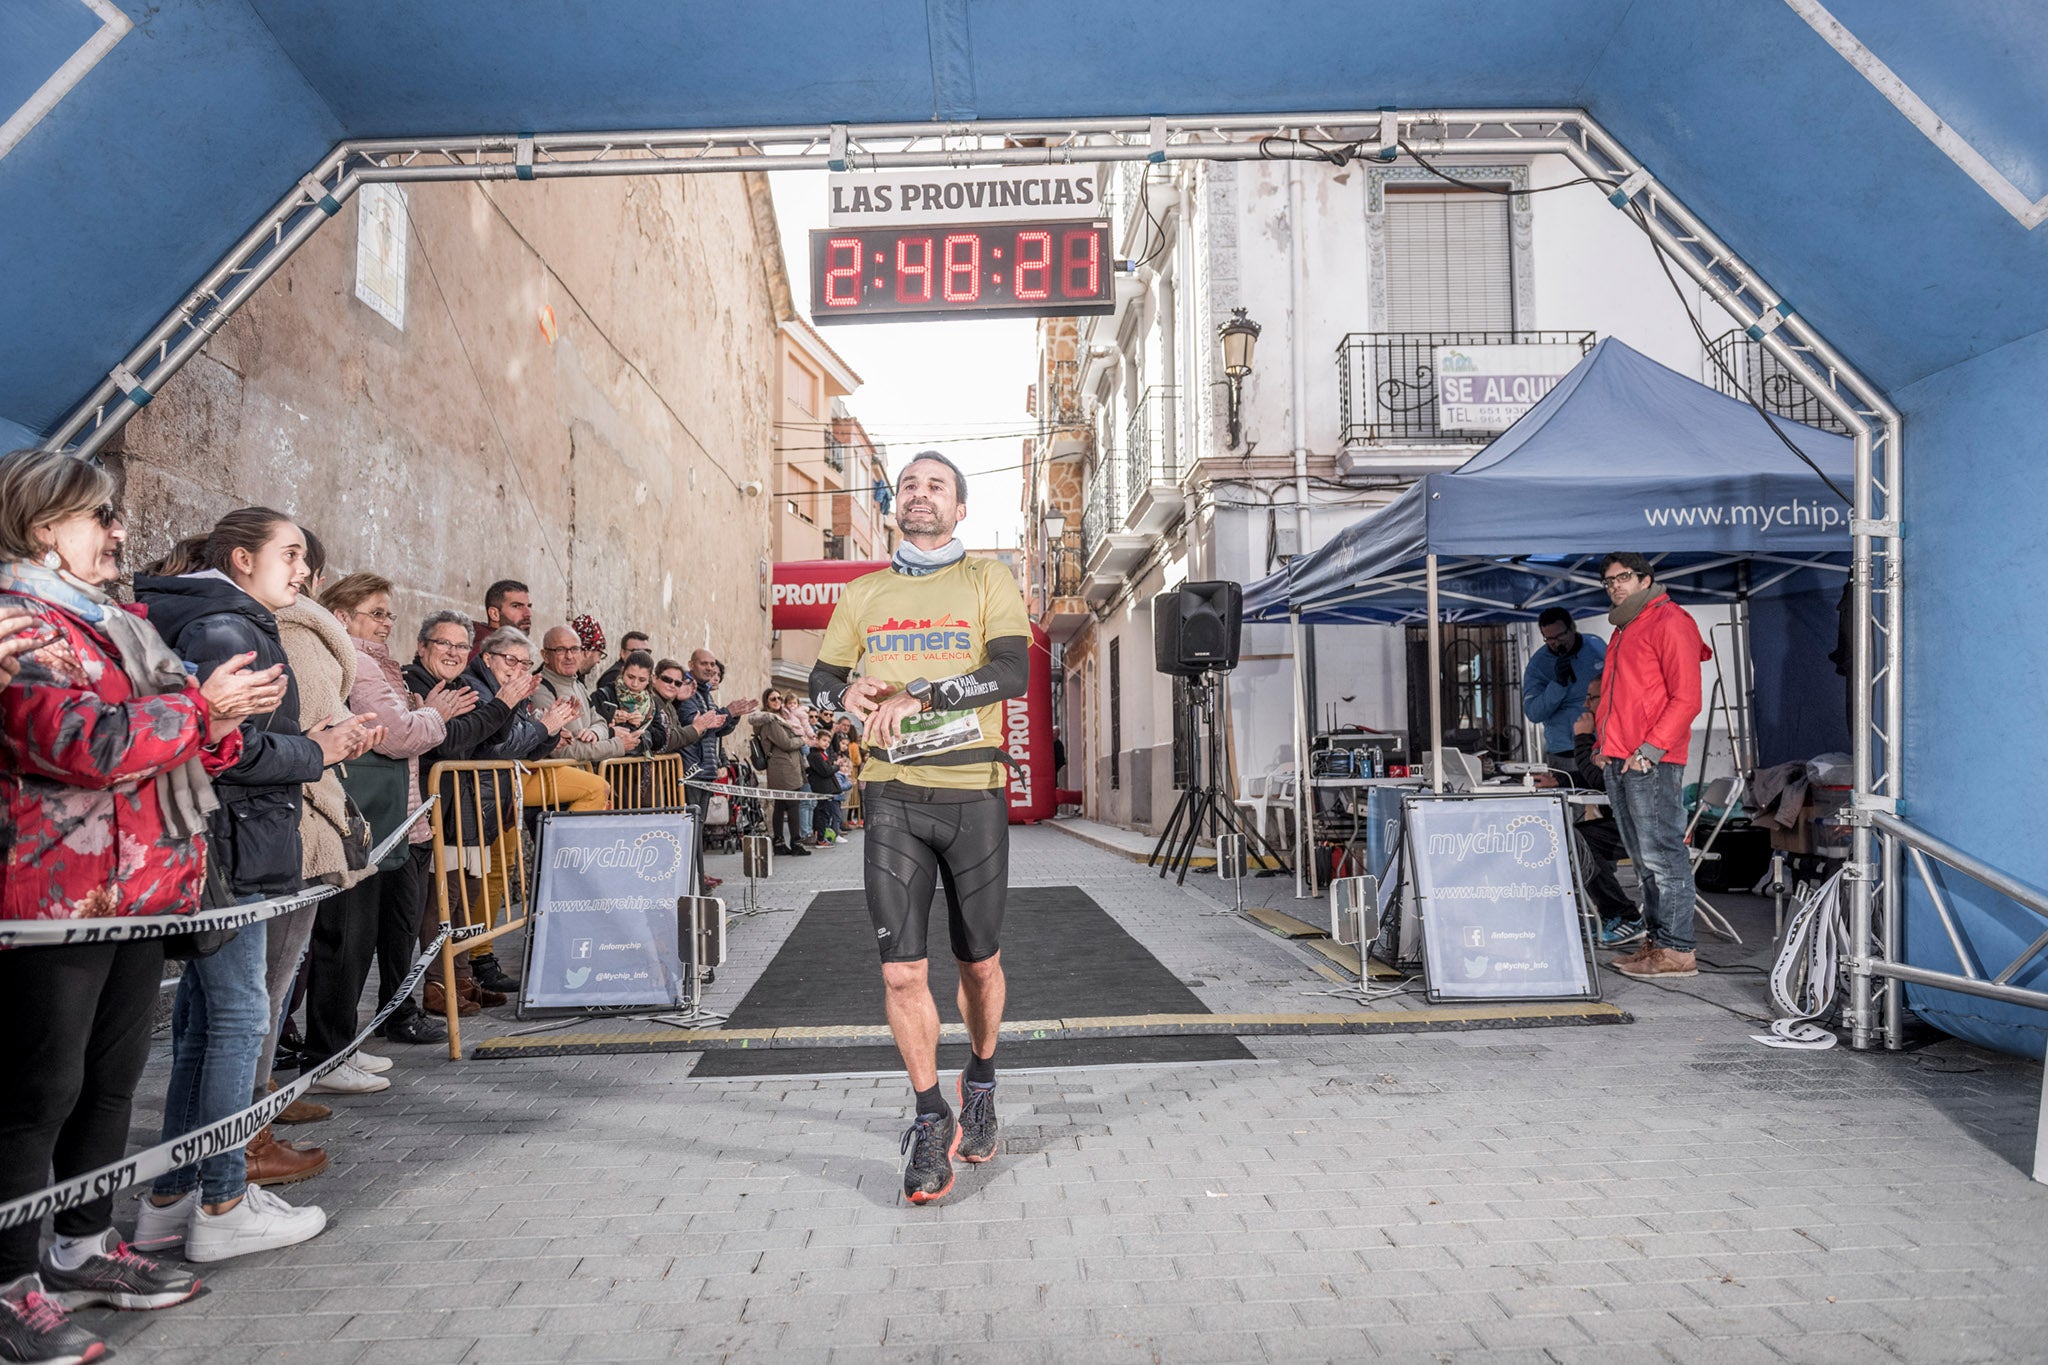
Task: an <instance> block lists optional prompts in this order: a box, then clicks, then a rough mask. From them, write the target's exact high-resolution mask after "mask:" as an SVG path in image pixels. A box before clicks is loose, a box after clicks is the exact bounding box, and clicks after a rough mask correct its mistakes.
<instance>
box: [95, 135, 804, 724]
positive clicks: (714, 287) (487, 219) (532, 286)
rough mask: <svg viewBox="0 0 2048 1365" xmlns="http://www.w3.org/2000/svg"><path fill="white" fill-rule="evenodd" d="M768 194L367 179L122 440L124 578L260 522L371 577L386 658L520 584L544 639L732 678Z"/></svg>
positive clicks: (773, 330)
mask: <svg viewBox="0 0 2048 1365" xmlns="http://www.w3.org/2000/svg"><path fill="white" fill-rule="evenodd" d="M759 179H760V178H759V177H757V176H753V175H733V176H704V177H688V178H685V177H668V178H621V179H589V180H551V181H541V182H539V183H534V184H518V185H514V184H510V183H506V184H423V185H415V186H411V187H407V188H404V189H400V188H398V187H392V186H370V187H367V189H366V190H365V192H364V193H363V194H362V195H360V196H359V197H358V199H357V200H356V201H355V202H353V203H351V204H350V205H348V206H347V207H346V208H345V209H344V211H343V212H342V213H341V214H340V215H338V216H337V217H336V219H335V220H334V221H333V222H331V223H329V224H328V225H327V226H326V228H325V229H324V230H323V231H322V232H320V233H318V234H316V235H315V236H314V237H313V238H312V239H311V241H310V242H308V243H307V245H306V246H304V247H303V248H302V249H301V250H300V251H299V252H298V253H297V254H296V255H295V256H294V257H293V258H292V260H291V261H290V262H289V263H288V264H287V265H286V266H285V267H284V269H283V270H281V271H280V272H279V274H278V275H277V277H276V278H275V279H274V280H272V281H271V282H270V283H269V284H268V285H266V287H265V288H264V289H263V290H262V291H261V292H260V293H258V294H257V295H256V296H255V298H254V299H253V300H252V301H251V303H250V304H249V305H248V306H247V307H246V308H244V309H243V310H242V311H241V312H240V313H239V314H237V315H236V316H235V317H234V318H233V319H232V320H231V321H230V322H229V323H228V325H227V326H226V327H225V328H223V329H222V331H221V332H220V333H219V335H217V336H216V337H214V339H213V340H212V342H211V343H210V344H209V345H208V346H207V348H206V350H205V352H204V353H203V354H202V355H201V356H200V357H198V358H197V359H196V360H195V361H193V362H192V363H191V364H190V365H188V366H187V367H186V368H185V369H184V370H183V371H182V372H181V373H180V374H179V375H178V376H177V377H176V378H175V379H174V380H173V381H172V382H171V383H170V384H169V385H168V386H166V388H165V390H164V392H163V393H162V394H161V395H159V396H158V398H157V400H156V401H155V402H153V403H151V404H150V406H149V407H148V408H147V409H146V410H145V411H144V412H143V413H142V414H141V416H139V417H138V418H137V419H136V420H135V421H133V422H132V423H130V424H129V426H128V427H127V429H126V430H125V431H124V432H123V433H122V435H121V438H120V442H119V445H118V448H117V449H116V450H115V451H114V453H113V456H112V460H113V462H114V463H116V464H118V466H119V467H120V468H121V470H122V472H123V474H124V476H125V480H126V500H127V506H128V508H129V509H130V512H131V515H132V518H133V520H132V523H131V525H132V539H131V549H130V552H129V556H128V559H129V563H130V564H131V565H137V564H141V563H143V562H146V561H147V560H148V559H150V558H152V557H153V556H155V555H156V554H159V553H161V552H162V550H163V549H164V548H165V547H166V546H168V545H169V543H170V542H171V541H172V540H174V539H176V538H177V537H179V536H181V535H187V534H192V533H194V532H197V531H202V530H204V529H205V528H206V527H207V526H209V525H210V524H211V523H212V521H213V520H214V518H215V517H217V516H218V515H219V514H220V513H221V512H223V511H225V510H227V509H228V508H231V507H235V506H238V505H243V504H249V503H259V504H266V505H270V506H274V507H277V508H279V509H280V510H283V511H285V512H288V513H290V514H292V515H293V516H294V517H296V518H298V519H299V520H301V521H303V522H304V524H305V525H307V526H309V527H311V528H312V529H313V530H315V531H316V532H317V533H318V534H319V535H320V536H321V538H322V539H323V541H324V542H325V543H326V545H327V547H328V552H329V560H330V568H329V573H330V575H332V574H335V573H346V572H350V571H354V570H374V571H375V572H378V573H381V574H384V575H385V576H387V577H389V578H391V579H392V580H393V581H394V582H395V583H396V584H397V585H398V594H397V601H396V609H397V610H398V611H399V613H400V617H401V623H402V624H401V628H400V637H401V638H402V639H404V640H407V641H409V640H410V637H411V632H412V630H413V627H414V625H415V624H416V623H417V621H418V620H419V618H420V616H421V615H422V614H423V613H425V612H427V611H429V610H434V609H439V608H448V607H452V608H456V609H459V610H463V611H466V612H469V613H471V614H477V613H480V611H481V609H482V598H483V593H484V589H485V587H486V586H487V585H488V584H490V583H491V582H492V581H493V580H496V579H499V578H517V579H521V580H523V581H525V582H526V583H528V584H529V585H530V586H531V588H532V590H533V597H534V603H535V607H536V616H535V622H536V625H537V626H539V625H542V624H546V623H552V622H558V621H562V620H566V619H567V618H568V617H570V616H571V615H574V614H577V613H582V612H588V613H591V614H592V615H594V616H596V617H597V618H598V619H599V620H600V621H601V622H602V623H603V625H604V627H605V629H606V632H607V634H608V635H609V636H610V638H611V639H612V640H613V641H614V642H616V640H617V639H618V637H619V635H620V634H621V633H623V631H625V630H627V629H640V630H644V631H646V632H647V633H649V634H651V635H652V636H653V637H654V641H655V647H656V648H657V649H658V650H661V651H663V652H673V653H683V652H687V651H688V650H690V649H693V648H698V647H703V646H709V647H712V648H715V649H716V650H717V651H718V652H719V653H720V655H721V657H723V658H724V659H725V660H726V661H727V662H728V665H729V666H730V668H731V670H732V673H733V678H734V683H735V684H736V685H738V686H741V687H745V686H751V685H753V684H754V681H755V680H756V679H758V678H759V677H760V676H761V675H762V673H764V672H765V663H766V659H767V654H768V612H767V593H766V587H767V572H768V568H767V566H768V554H769V539H770V525H769V516H770V510H771V509H770V505H769V501H768V500H767V499H766V498H764V497H762V496H761V494H762V492H763V490H764V489H765V488H766V486H767V480H768V478H769V477H770V476H769V463H770V446H769V435H770V430H771V427H770V423H771V421H772V420H773V417H772V413H773V409H772V406H771V403H772V397H773V391H774V383H775V365H776V362H777V359H778V346H779V327H778V322H779V319H778V317H777V314H776V310H775V307H774V304H773V301H772V290H771V276H772V275H773V274H775V273H779V271H780V269H781V263H780V260H779V256H778V252H779V248H778V246H777V244H776V242H775V238H774V235H773V222H772V219H769V220H768V221H767V222H766V224H765V231H764V224H763V219H762V213H761V204H764V203H765V196H766V190H765V185H756V184H754V183H753V182H755V181H757V180H759ZM757 199H758V200H759V201H760V203H757ZM396 643H398V642H397V641H394V644H396ZM400 652H405V651H404V650H403V649H401V651H400Z"/></svg>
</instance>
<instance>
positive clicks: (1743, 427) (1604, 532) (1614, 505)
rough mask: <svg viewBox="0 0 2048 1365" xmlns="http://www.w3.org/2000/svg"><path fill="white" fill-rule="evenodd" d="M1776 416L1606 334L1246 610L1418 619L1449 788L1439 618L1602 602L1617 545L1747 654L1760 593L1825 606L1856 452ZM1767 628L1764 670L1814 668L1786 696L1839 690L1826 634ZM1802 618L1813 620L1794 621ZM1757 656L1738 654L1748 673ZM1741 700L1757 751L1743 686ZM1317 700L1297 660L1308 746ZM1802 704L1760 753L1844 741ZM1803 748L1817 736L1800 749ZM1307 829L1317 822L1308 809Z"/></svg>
mask: <svg viewBox="0 0 2048 1365" xmlns="http://www.w3.org/2000/svg"><path fill="white" fill-rule="evenodd" d="M1776 426H1777V427H1778V432H1779V433H1782V434H1783V436H1784V437H1785V440H1780V439H1779V435H1778V434H1776V433H1773V431H1772V430H1771V427H1770V425H1767V424H1766V422H1765V421H1764V419H1763V418H1762V417H1761V416H1759V415H1758V414H1757V412H1756V410H1755V409H1754V408H1752V407H1750V406H1749V404H1747V403H1745V402H1743V401H1742V400H1740V399H1737V398H1730V397H1727V396H1726V395H1723V394H1720V393H1716V392H1715V391H1714V390H1712V389H1709V388H1707V387H1706V386H1704V385H1702V384H1699V383H1697V382H1695V381H1694V380H1691V379H1688V378H1687V377H1685V376H1684V375H1681V374H1678V373H1676V372H1675V371H1672V370H1670V369H1667V368H1665V367H1664V366H1662V365H1659V364H1657V363H1656V362H1655V361H1653V360H1650V359H1648V358H1647V357H1645V356H1643V355H1642V354H1641V353H1639V352H1637V351H1635V350H1633V349H1631V348H1630V347H1629V346H1627V345H1626V344H1625V343H1623V342H1621V341H1618V340H1616V339H1614V338H1613V337H1609V338H1607V339H1606V340H1604V341H1602V342H1601V343H1600V344H1599V345H1598V346H1596V347H1594V348H1593V350H1592V352H1591V353H1590V354H1589V355H1587V356H1586V358H1585V359H1584V360H1582V361H1580V362H1579V363H1578V365H1577V366H1575V367H1574V368H1573V369H1572V371H1571V372H1570V373H1569V374H1567V375H1566V376H1565V377H1564V378H1563V379H1562V380H1561V381H1559V383H1558V385H1557V387H1556V388H1555V389H1553V390H1551V391H1550V393H1549V394H1547V395H1546V396H1545V397H1544V398H1543V399H1542V401H1541V402H1539V403H1537V404H1536V406H1535V407H1533V408H1531V409H1530V410H1529V411H1528V412H1527V413H1526V414H1524V415H1523V417H1522V418H1521V420H1520V421H1518V422H1516V423H1515V424H1514V426H1512V427H1510V428H1509V429H1508V430H1507V431H1506V432H1504V433H1503V434H1502V435H1501V436H1500V437H1499V438H1498V439H1497V440H1495V441H1494V442H1493V443H1492V444H1490V445H1488V446H1487V447H1486V448H1485V449H1484V450H1481V451H1480V452H1479V453H1478V454H1476V455H1474V456H1473V457H1472V458H1471V459H1470V460H1467V461H1466V462H1465V463H1464V464H1463V465H1460V466H1459V467H1458V468H1457V469H1455V470H1451V471H1449V472H1447V473H1441V474H1430V475H1426V476H1424V477H1423V478H1422V479H1420V480H1418V481H1417V482H1416V483H1415V485H1414V486H1413V487H1411V488H1410V489H1409V490H1408V491H1407V492H1405V493H1403V494H1402V495H1401V496H1400V497H1399V498H1397V499H1395V500H1394V501H1393V502H1392V503H1390V504H1389V505H1388V506H1386V507H1384V508H1382V509H1380V510H1379V511H1378V512H1375V513H1374V514H1373V515H1371V516H1369V517H1366V518H1364V519H1363V520H1361V521H1359V522H1357V523H1355V524H1353V525H1351V526H1348V527H1346V528H1345V529H1344V530H1342V531H1340V532H1338V533H1337V534H1336V535H1335V536H1334V537H1332V538H1331V540H1330V542H1329V543H1328V544H1326V545H1324V546H1323V547H1322V548H1321V549H1318V550H1316V551H1315V552H1314V553H1312V554H1308V555H1304V556H1302V557H1301V558H1299V559H1296V560H1294V561H1293V562H1291V563H1290V564H1288V566H1287V567H1286V568H1285V569H1284V570H1283V571H1281V572H1279V573H1275V574H1272V575H1270V576H1269V577H1267V578H1264V579H1261V580H1260V581H1259V582H1257V583H1254V584H1251V585H1250V586H1249V587H1247V588H1246V589H1245V600H1244V614H1245V619H1246V620H1247V621H1291V622H1293V623H1295V625H1296V627H1297V630H1298V629H1299V628H1300V627H1302V626H1309V625H1341V624H1402V623H1407V622H1415V621H1425V622H1427V623H1428V625H1429V627H1430V650H1429V654H1430V660H1431V678H1430V688H1429V696H1430V698H1431V707H1430V734H1431V754H1432V759H1431V771H1432V773H1433V774H1434V775H1435V776H1436V779H1437V781H1439V782H1441V774H1442V772H1443V762H1442V754H1441V750H1442V745H1443V739H1442V735H1443V725H1442V717H1441V714H1440V708H1441V702H1440V697H1441V689H1442V680H1441V678H1440V677H1439V676H1437V674H1438V668H1439V661H1440V659H1441V644H1440V641H1439V640H1438V638H1437V628H1438V625H1439V624H1440V623H1441V622H1443V621H1447V620H1448V621H1526V620H1533V619H1534V618H1535V617H1536V616H1537V615H1539V614H1540V613H1541V612H1543V611H1544V610H1545V609H1546V608H1549V607H1553V606H1561V607H1564V608H1566V609H1567V610H1569V611H1571V612H1573V613H1574V614H1576V615H1585V614H1588V613H1590V612H1593V611H1596V610H1598V611H1604V610H1606V607H1607V598H1606V594H1605V592H1604V590H1603V589H1602V587H1601V585H1600V577H1599V556H1600V555H1602V554H1604V553H1606V552H1608V551H1610V550H1635V551H1637V552H1639V553H1642V554H1646V555H1648V556H1649V557H1650V558H1651V559H1652V560H1653V561H1655V562H1656V563H1657V565H1658V578H1659V581H1660V582H1662V583H1664V584H1665V585H1666V586H1667V587H1669V588H1670V589H1672V591H1673V594H1674V596H1676V597H1678V598H1679V599H1680V600H1682V601H1692V602H1716V601H1719V602H1726V603H1729V604H1730V605H1731V606H1733V607H1734V608H1735V611H1736V619H1737V625H1736V630H1735V632H1734V643H1735V648H1736V649H1737V650H1741V651H1747V650H1749V649H1750V647H1751V638H1752V631H1751V629H1750V622H1749V620H1748V618H1747V613H1748V607H1749V604H1750V602H1751V601H1752V600H1756V599H1770V600H1773V601H1776V600H1778V599H1787V598H1791V597H1794V596H1795V595H1796V596H1797V597H1799V598H1802V599H1812V598H1816V597H1819V598H1824V600H1825V602H1826V603H1827V604H1828V605H1830V606H1831V605H1832V603H1833V601H1834V600H1835V596H1836V595H1837V594H1838V593H1839V592H1840V589H1841V584H1842V581H1843V575H1844V574H1845V572H1846V570H1847V567H1848V559H1849V555H1848V550H1849V544H1848V539H1849V506H1848V504H1847V502H1845V501H1844V498H1843V496H1842V495H1841V494H1838V493H1837V492H1836V489H1841V490H1844V491H1845V492H1846V490H1847V488H1848V485H1849V480H1850V478H1851V465H1852V461H1853V458H1854V453H1853V448H1852V443H1851V442H1850V441H1849V440H1848V439H1847V438H1845V437H1841V436H1836V435H1833V434H1830V433H1828V432H1824V431H1817V430H1815V429H1814V428H1811V427H1805V426H1800V425H1799V424H1797V423H1793V422H1784V421H1779V422H1777V423H1776ZM1786 441H1790V442H1792V443H1793V444H1796V445H1797V446H1798V448H1799V450H1800V451H1802V452H1804V454H1805V456H1806V458H1807V459H1808V460H1811V461H1812V464H1811V465H1808V464H1807V463H1805V462H1804V461H1802V460H1801V459H1800V458H1799V456H1798V455H1796V454H1794V452H1793V451H1792V450H1790V449H1788V448H1787V446H1786ZM1831 483H1832V484H1833V487H1830V486H1829V485H1830V484H1831ZM1810 605H1811V602H1810V600H1809V606H1810ZM1768 619H1769V621H1770V623H1771V629H1769V630H1768V631H1766V632H1763V633H1762V634H1760V635H1758V636H1757V638H1756V639H1755V645H1756V653H1757V654H1758V656H1759V657H1758V658H1757V660H1756V669H1757V672H1758V673H1759V674H1761V675H1764V676H1770V677H1773V678H1776V679H1778V680H1780V683H1781V686H1782V684H1783V680H1784V679H1786V678H1788V677H1794V676H1796V677H1800V678H1802V679H1804V680H1805V682H1806V683H1807V684H1808V685H1807V686H1801V687H1796V688H1785V689H1784V690H1785V693H1786V695H1788V696H1802V695H1808V694H1811V693H1812V692H1813V691H1814V690H1815V686H1814V685H1816V684H1817V685H1818V687H1819V690H1820V691H1821V692H1822V693H1824V694H1825V695H1830V696H1832V695H1836V691H1835V688H1836V687H1837V686H1838V685H1834V684H1831V683H1829V682H1827V681H1823V680H1824V679H1831V678H1832V666H1831V665H1830V664H1828V663H1827V662H1826V660H1825V658H1824V655H1825V651H1826V648H1827V647H1831V646H1832V645H1833V644H1834V639H1833V635H1832V632H1829V633H1828V635H1827V636H1826V638H1825V639H1821V638H1816V633H1815V632H1814V631H1813V629H1812V623H1813V622H1814V619H1815V616H1814V613H1813V612H1812V611H1811V610H1807V611H1801V612H1790V611H1785V610H1782V609H1773V610H1772V611H1771V612H1770V613H1769V616H1768ZM1802 620H1803V621H1804V622H1806V623H1807V627H1808V628H1807V629H1806V630H1804V631H1797V630H1795V629H1794V623H1795V622H1797V621H1802ZM1301 657H1303V651H1301V650H1300V649H1299V648H1297V650H1296V658H1297V659H1298V658H1301ZM1747 663H1748V661H1747V660H1744V659H1740V658H1738V659H1737V660H1736V676H1737V677H1742V676H1744V675H1745V674H1746V673H1747V672H1748V667H1747ZM1735 691H1736V693H1737V694H1738V695H1737V696H1735V697H1734V698H1732V699H1731V700H1732V701H1733V703H1734V708H1735V713H1736V715H1737V716H1738V717H1740V718H1741V721H1742V730H1743V734H1744V742H1745V744H1747V743H1748V742H1749V739H1750V737H1751V734H1752V727H1751V725H1750V724H1749V722H1748V717H1747V698H1746V696H1744V695H1741V694H1743V693H1745V692H1746V689H1745V688H1741V687H1737V688H1736V689H1735ZM1306 694H1307V686H1306V680H1305V679H1304V678H1303V677H1302V675H1301V670H1300V669H1298V668H1297V670H1296V687H1295V701H1296V706H1295V744H1296V752H1297V753H1305V752H1306V751H1307V747H1308V737H1307V733H1306V728H1305V727H1306V724H1307V715H1308V703H1307V695H1306ZM1795 714H1797V715H1799V720H1803V721H1804V722H1805V723H1804V724H1800V723H1799V721H1795V720H1788V718H1787V717H1786V716H1785V715H1782V714H1780V713H1779V711H1778V709H1777V708H1775V707H1772V708H1768V709H1766V710H1765V715H1764V717H1763V718H1762V720H1761V724H1759V725H1758V726H1756V727H1754V728H1755V729H1760V730H1763V731H1765V732H1767V742H1765V743H1763V744H1760V745H1758V746H1757V747H1758V748H1760V749H1762V750H1763V751H1765V752H1766V753H1768V754H1769V757H1770V761H1780V760H1787V759H1791V758H1795V757H1805V756H1807V754H1808V753H1810V752H1812V751H1813V749H1817V748H1840V747H1843V746H1844V745H1846V742H1847V730H1846V725H1847V718H1846V716H1842V717H1840V718H1839V721H1838V722H1836V723H1833V724H1832V725H1830V724H1828V723H1825V722H1821V721H1818V720H1816V718H1815V717H1816V714H1817V713H1816V712H1815V711H1814V710H1813V709H1812V708H1808V709H1807V710H1806V711H1805V712H1804V713H1803V714H1802V713H1795ZM1819 714H1826V715H1828V717H1829V720H1833V719H1834V718H1833V717H1832V713H1819ZM1795 727H1797V728H1796V730H1795ZM1802 740H1803V741H1805V742H1806V743H1807V744H1808V745H1809V746H1811V747H1809V748H1807V749H1806V751H1805V752H1798V751H1797V749H1798V746H1799V745H1800V743H1801V741H1802ZM1829 741H1832V742H1829ZM1304 814H1305V813H1304ZM1298 827H1299V828H1301V829H1302V830H1303V831H1306V829H1307V822H1306V820H1305V818H1304V819H1303V820H1302V821H1301V822H1299V826H1298Z"/></svg>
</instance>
